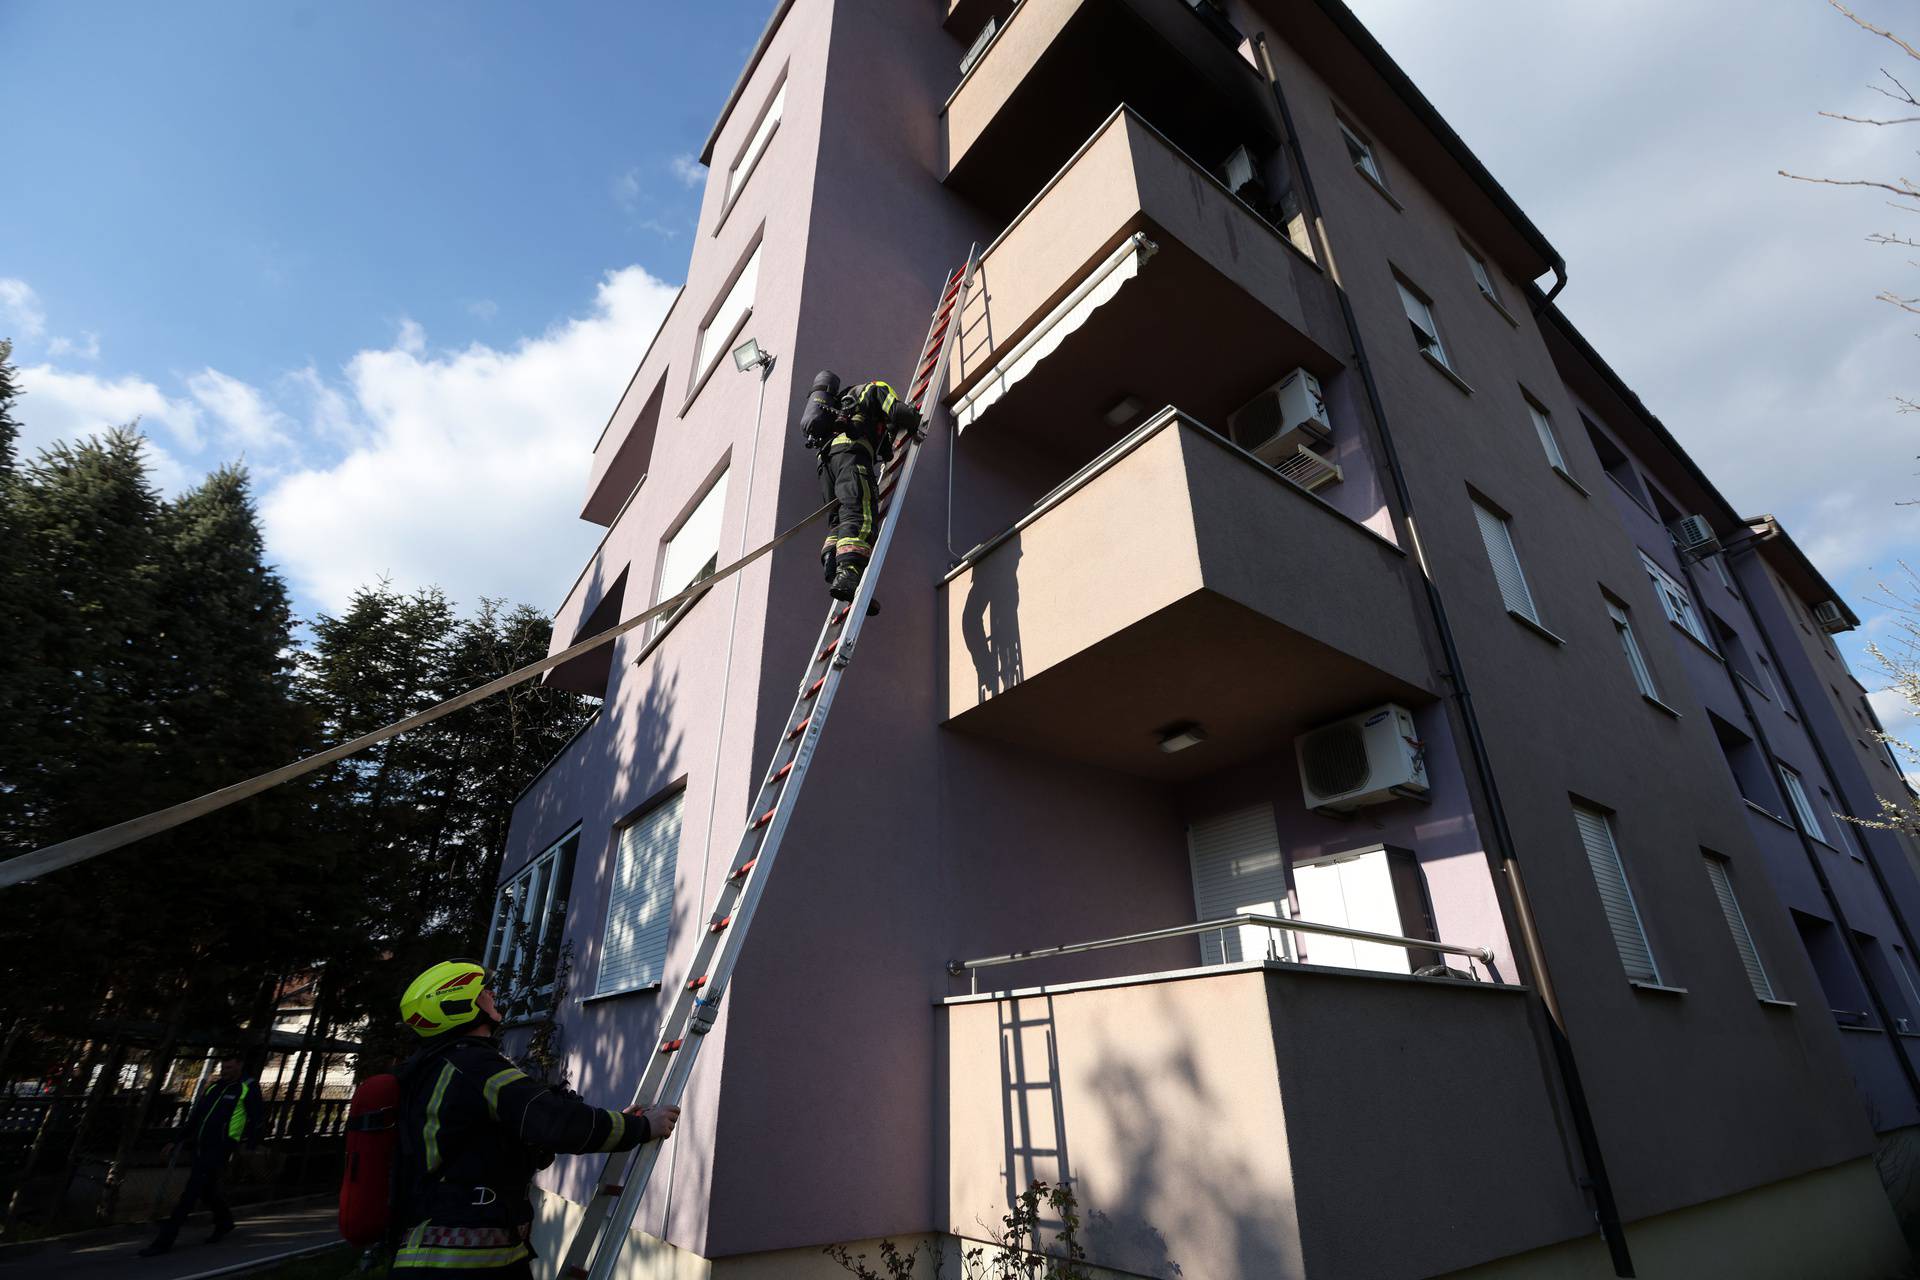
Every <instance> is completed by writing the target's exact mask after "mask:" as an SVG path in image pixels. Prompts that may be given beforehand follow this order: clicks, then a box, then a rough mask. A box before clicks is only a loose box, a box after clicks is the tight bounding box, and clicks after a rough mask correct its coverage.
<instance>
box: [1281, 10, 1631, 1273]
mask: <svg viewBox="0 0 1920 1280" xmlns="http://www.w3.org/2000/svg"><path fill="white" fill-rule="evenodd" d="M1253 44H1254V48H1255V49H1256V50H1257V51H1258V52H1259V54H1260V67H1261V71H1262V72H1263V74H1264V75H1265V76H1266V80H1267V87H1268V88H1269V89H1270V90H1271V91H1272V92H1273V100H1274V104H1275V105H1276V106H1277V107H1278V108H1279V111H1280V123H1281V127H1282V130H1283V131H1284V133H1285V135H1286V141H1287V148H1288V150H1289V152H1290V153H1291V154H1292V158H1293V164H1294V168H1295V169H1296V170H1297V171H1298V172H1299V174H1300V187H1301V194H1302V195H1303V196H1304V197H1305V198H1306V204H1307V209H1308V212H1309V213H1310V215H1311V216H1312V219H1313V225H1314V229H1315V232H1316V239H1317V240H1318V241H1319V244H1320V249H1321V253H1322V255H1323V256H1324V257H1325V259H1326V268H1327V279H1328V280H1329V281H1331V282H1332V284H1333V293H1334V297H1336V298H1337V299H1339V302H1340V316H1341V319H1342V320H1343V321H1344V322H1345V323H1346V328H1347V337H1348V339H1349V340H1350V341H1351V342H1352V343H1353V355H1354V364H1355V365H1356V366H1357V368H1358V370H1359V373H1360V380H1361V383H1362V385H1363V386H1364V387H1365V389H1366V394H1367V406H1368V408H1369V410H1370V411H1371V412H1372V414H1373V419H1374V421H1375V423H1377V424H1378V426H1379V429H1380V445H1381V452H1382V453H1383V454H1384V455H1385V458H1386V463H1387V470H1388V473H1389V475H1390V477H1391V478H1392V481H1393V489H1394V496H1395V497H1396V499H1397V500H1398V501H1399V504H1400V510H1401V514H1402V516H1403V517H1404V519H1405V520H1406V523H1407V533H1408V537H1409V539H1410V540H1411V541H1412V543H1413V553H1414V561H1415V563H1416V564H1417V565H1418V566H1419V569H1420V581H1421V583H1422V585H1423V586H1424V587H1425V589H1426V598H1427V608H1428V610H1429V611H1430V612H1431V613H1432V615H1433V625H1434V630H1435V631H1436V632H1437V633H1438V635H1439V639H1440V644H1441V649H1442V652H1443V655H1444V658H1445V661H1446V667H1447V669H1446V677H1447V680H1448V682H1449V683H1450V684H1451V685H1452V687H1453V699H1454V705H1455V707H1456V708H1457V709H1458V711H1459V714H1460V720H1461V723H1462V725H1463V726H1464V727H1465V729H1466V733H1467V746H1468V754H1469V755H1470V756H1471V757H1472V759H1473V770H1474V775H1475V778H1476V779H1477V780H1478V782H1479V784H1480V789H1481V793H1482V794H1483V795H1484V796H1485V797H1486V805H1487V817H1488V819H1489V823H1490V825H1491V827H1492V832H1491V834H1492V836H1493V841H1492V843H1493V846H1494V852H1495V854H1496V856H1497V857H1498V858H1499V861H1500V870H1501V873H1502V875H1503V876H1504V877H1505V879H1506V882H1507V888H1508V893H1507V895H1506V900H1503V901H1502V904H1501V905H1502V908H1503V914H1506V912H1507V911H1508V910H1510V912H1511V918H1510V919H1509V920H1508V926H1509V928H1511V929H1512V930H1513V931H1514V932H1515V933H1517V934H1518V935H1519V938H1520V944H1521V950H1522V951H1523V953H1524V960H1525V964H1526V969H1527V973H1525V974H1523V975H1522V976H1523V977H1524V978H1528V979H1530V981H1531V983H1532V985H1533V987H1534V989H1535V990H1536V991H1537V992H1538V993H1539V997H1540V1001H1541V1003H1542V1005H1543V1006H1544V1008H1545V1011H1546V1014H1547V1018H1546V1024H1547V1028H1548V1039H1549V1040H1550V1041H1551V1044H1552V1049H1553V1057H1554V1062H1555V1064H1556V1066H1557V1067H1558V1068H1559V1072H1560V1083H1561V1087H1562V1089H1563V1090H1564V1092H1565V1094H1566V1102H1567V1109H1568V1112H1569V1113H1570V1116H1571V1118H1572V1120H1573V1128H1574V1136H1575V1140H1576V1141H1577V1142H1578V1144H1579V1147H1580V1155H1581V1159H1582V1162H1583V1163H1584V1164H1585V1165H1586V1172H1587V1181H1588V1182H1589V1184H1590V1185H1591V1188H1592V1191H1593V1199H1594V1217H1595V1219H1596V1220H1597V1221H1598V1223H1599V1226H1600V1234H1601V1236H1602V1237H1603V1238H1604V1239H1605V1241H1606V1244H1607V1251H1608V1253H1609V1254H1610V1255H1611V1256H1612V1259H1613V1269H1614V1274H1615V1275H1619V1276H1632V1275H1633V1274H1634V1270H1633V1258H1632V1256H1631V1254H1629V1253H1628V1251H1627V1235H1626V1228H1625V1226H1624V1225H1623V1224H1622V1223H1621V1221H1620V1210H1619V1206H1618V1205H1617V1204H1616V1203H1615V1201H1614V1198H1613V1185H1612V1183H1611V1182H1610V1181H1609V1179H1608V1177H1607V1166H1606V1160H1605V1157H1604V1155H1603V1154H1602V1152H1601V1149H1600V1134H1599V1131H1598V1129H1597V1128H1596V1127H1595V1125H1594V1121H1593V1112H1592V1110H1591V1108H1589V1107H1588V1105H1587V1095H1586V1090H1585V1088H1584V1087H1583V1086H1582V1084H1581V1082H1580V1067H1579V1063H1578V1062H1577V1061H1576V1059H1575V1056H1574V1052H1573V1041H1572V1039H1571V1038H1570V1037H1569V1036H1568V1034H1567V1029H1566V1023H1565V1021H1564V1019H1563V1018H1562V1015H1561V1010H1560V1001H1559V997H1558V995H1557V994H1556V992H1555V990H1554V987H1553V980H1552V978H1551V977H1550V976H1549V974H1548V970H1547V957H1546V950H1545V947H1544V946H1543V945H1542V943H1541V941H1540V933H1539V928H1538V926H1537V925H1536V923H1535V921H1534V915H1533V905H1532V899H1531V898H1530V897H1529V896H1528V893H1527V888H1526V882H1525V880H1524V879H1523V878H1522V876H1521V874H1520V864H1519V861H1518V859H1517V857H1516V856H1515V854H1514V842H1513V833H1512V831H1511V830H1510V828H1509V827H1508V825H1507V814H1506V809H1505V807H1504V806H1503V805H1502V804H1501V802H1500V792H1499V788H1498V786H1497V785H1496V783H1495V780H1494V775H1493V765H1492V763H1491V758H1490V756H1489V754H1488V751H1487V744H1486V739H1485V737H1484V736H1483V735H1482V734H1481V731H1480V720H1479V716H1478V715H1477V714H1476V713H1475V711H1474V706H1473V694H1472V692H1471V690H1469V689H1468V687H1467V680H1466V675H1465V673H1464V670H1463V668H1462V665H1461V662H1460V652H1459V649H1458V647H1457V646H1456V645H1455V643H1454V638H1453V628H1452V626H1451V625H1450V624H1449V623H1448V621H1447V611H1446V604H1445V602H1444V601H1443V600H1442V599H1441V598H1440V589H1439V587H1438V586H1436V585H1435V583H1434V581H1433V577H1432V575H1431V573H1429V572H1428V569H1427V559H1426V554H1425V552H1424V551H1423V550H1422V548H1421V546H1420V535H1419V531H1418V529H1417V527H1416V526H1415V524H1414V519H1413V495H1412V492H1411V490H1410V489H1409V488H1408V485H1407V478H1406V473H1405V471H1404V470H1403V469H1402V468H1401V465H1400V455H1399V452H1398V450H1396V449H1395V447H1394V443H1393V432H1392V430H1391V429H1390V427H1389V426H1388V423H1387V411H1386V406H1385V404H1384V403H1383V402H1382V400H1381V398H1380V388H1379V386H1378V385H1377V384H1376V383H1375V382H1374V378H1373V366H1372V364H1371V362H1370V361H1369V360H1368V359H1367V349H1366V344H1365V343H1364V341H1363V340H1362V338H1361V334H1360V322H1359V320H1358V318H1357V317H1355V315H1354V311H1353V303H1352V302H1351V300H1350V299H1349V298H1348V297H1347V291H1346V288H1345V286H1344V285H1343V284H1342V283H1341V282H1340V276H1339V273H1338V271H1337V270H1336V268H1335V265H1334V258H1333V249H1332V245H1331V242H1330V241H1329V240H1328V237H1327V226H1326V218H1325V215H1324V213H1323V212H1322V210H1321V207H1320V197H1319V194H1318V192H1317V191H1316V190H1315V189H1314V185H1313V175H1312V171H1311V170H1309V169H1308V168H1307V157H1306V152H1305V150H1304V149H1303V148H1302V147H1301V145H1300V135H1299V132H1298V131H1297V130H1296V129H1295V128H1294V127H1293V112H1292V111H1291V110H1290V109H1289V108H1288V106H1287V97H1286V94H1285V92H1284V91H1283V90H1282V89H1281V87H1280V77H1279V74H1278V73H1277V72H1276V71H1275V70H1274V65H1273V55H1272V52H1271V51H1270V50H1269V49H1268V47H1267V37H1266V33H1265V32H1258V33H1256V34H1255V35H1254V37H1253ZM1555 275H1556V276H1557V277H1558V280H1557V283H1556V284H1555V286H1554V293H1558V292H1559V291H1560V289H1561V288H1562V287H1564V286H1565V284H1566V270H1565V267H1564V265H1562V264H1556V268H1555ZM1548 296H1549V297H1551V296H1552V295H1551V294H1549V295H1548ZM1499 896H1500V895H1496V897H1499ZM1509 901H1510V903H1511V906H1510V908H1509V906H1508V903H1509Z"/></svg>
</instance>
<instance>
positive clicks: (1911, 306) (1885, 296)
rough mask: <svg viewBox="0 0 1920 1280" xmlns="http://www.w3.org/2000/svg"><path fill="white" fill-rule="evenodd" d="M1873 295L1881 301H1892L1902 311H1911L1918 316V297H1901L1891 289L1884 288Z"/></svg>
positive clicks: (1919, 306) (1919, 314)
mask: <svg viewBox="0 0 1920 1280" xmlns="http://www.w3.org/2000/svg"><path fill="white" fill-rule="evenodd" d="M1873 296H1874V297H1875V298H1876V299H1878V300H1879V301H1881V302H1890V303H1892V304H1893V305H1894V306H1896V307H1898V308H1900V309H1901V310H1902V311H1911V312H1912V313H1913V314H1914V315H1916V316H1920V298H1903V297H1901V296H1900V295H1899V294H1897V293H1895V292H1894V291H1893V290H1891V289H1884V290H1882V291H1881V292H1879V293H1876V294H1874V295H1873Z"/></svg>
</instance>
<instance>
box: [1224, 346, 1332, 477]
mask: <svg viewBox="0 0 1920 1280" xmlns="http://www.w3.org/2000/svg"><path fill="white" fill-rule="evenodd" d="M1227 435H1228V436H1229V437H1230V438H1231V439H1232V440H1233V442H1234V443H1235V444H1237V445H1239V446H1240V447H1241V448H1242V449H1245V450H1246V451H1247V452H1248V453H1251V454H1253V455H1254V456H1255V457H1257V458H1259V459H1260V461H1262V462H1264V463H1266V464H1267V465H1268V466H1270V467H1277V466H1279V465H1280V464H1281V463H1282V462H1285V461H1286V460H1287V459H1289V458H1292V457H1293V456H1294V455H1295V454H1296V453H1297V452H1298V451H1299V449H1300V447H1301V446H1302V445H1322V444H1325V443H1327V441H1328V440H1330V439H1332V438H1333V427H1332V426H1331V425H1330V424H1329V423H1328V422H1327V402H1326V399H1325V397H1323V396H1322V395H1321V394H1320V379H1318V378H1316V377H1314V376H1313V375H1312V374H1310V373H1308V372H1307V371H1306V370H1305V369H1295V370H1294V371H1293V372H1292V373H1290V374H1288V375H1287V376H1286V377H1284V378H1282V379H1281V380H1280V381H1278V382H1276V383H1274V384H1273V385H1272V386H1271V387H1268V388H1267V389H1266V390H1265V391H1262V392H1261V393H1260V394H1259V395H1257V396H1255V397H1254V398H1253V399H1251V400H1249V401H1247V403H1245V404H1243V405H1241V406H1240V407H1239V408H1238V409H1236V410H1234V411H1233V412H1232V413H1231V414H1229V415H1227Z"/></svg>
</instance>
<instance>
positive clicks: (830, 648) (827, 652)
mask: <svg viewBox="0 0 1920 1280" xmlns="http://www.w3.org/2000/svg"><path fill="white" fill-rule="evenodd" d="M839 647H840V641H839V640H838V639H836V640H834V641H833V642H832V643H831V644H829V645H828V646H827V647H826V648H824V649H822V650H821V651H820V652H819V653H818V654H816V655H815V656H814V659H813V660H814V661H815V662H822V661H825V660H826V658H827V657H828V656H829V655H830V654H832V653H833V651H834V650H835V649H838V648H839Z"/></svg>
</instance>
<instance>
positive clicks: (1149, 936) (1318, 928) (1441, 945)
mask: <svg viewBox="0 0 1920 1280" xmlns="http://www.w3.org/2000/svg"><path fill="white" fill-rule="evenodd" d="M1240 925H1258V926H1264V927H1266V928H1269V929H1278V930H1282V931H1284V932H1288V933H1318V934H1324V935H1326V936H1327V937H1330V938H1352V939H1354V940H1355V941H1358V942H1380V943H1385V944H1386V945H1387V946H1391V947H1404V948H1406V949H1407V950H1409V951H1412V950H1420V951H1444V952H1446V953H1447V954H1449V955H1456V956H1471V957H1473V958H1474V959H1476V960H1478V961H1479V962H1480V963H1481V964H1484V965H1491V964H1492V963H1493V952H1492V951H1490V950H1489V949H1487V948H1486V947H1461V946H1456V945H1454V944H1453V943H1450V942H1435V941H1432V940H1431V939H1427V938H1402V937H1400V936H1399V935H1397V934H1391V933H1370V932H1368V931H1367V930H1365V929H1350V928H1348V927H1347V926H1346V925H1343V924H1319V923H1316V922H1315V921H1312V920H1291V919H1287V918H1285V917H1283V916H1267V915H1255V914H1252V913H1243V914H1241V915H1237V916H1223V917H1221V918H1220V919H1218V920H1201V921H1198V922H1197V923H1194V924H1181V925H1174V926H1172V927H1171V928H1166V929H1150V930H1148V931H1147V932H1145V933H1128V934H1123V935H1121V936H1120V937H1117V938H1099V939H1096V940H1095V941H1092V942H1069V943H1067V944H1066V945H1065V946H1059V947H1041V948H1040V949H1038V950H1036V951H1012V952H1008V953H1007V954H1006V955H1003V956H981V957H980V958H979V959H977V960H949V961H948V962H947V972H948V973H950V974H952V975H953V976H954V977H956V978H958V977H960V976H962V975H965V976H966V977H967V979H968V983H969V985H970V987H971V989H972V992H973V994H975V995H978V994H979V992H980V970H982V969H987V968H991V967H993V966H995V965H1002V964H1019V963H1021V962H1022V961H1026V960H1044V959H1046V958H1047V957H1049V956H1068V955H1076V954H1078V953H1079V952H1082V951H1101V950H1104V949H1106V948H1107V947H1130V946H1132V945H1134V944H1135V943H1139V942H1158V941H1160V940H1162V939H1164V938H1182V937H1187V936H1189V935H1191V934H1196V933H1212V932H1214V931H1215V930H1216V929H1232V928H1237V927H1238V926H1240Z"/></svg>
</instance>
